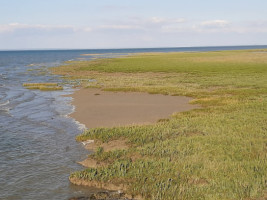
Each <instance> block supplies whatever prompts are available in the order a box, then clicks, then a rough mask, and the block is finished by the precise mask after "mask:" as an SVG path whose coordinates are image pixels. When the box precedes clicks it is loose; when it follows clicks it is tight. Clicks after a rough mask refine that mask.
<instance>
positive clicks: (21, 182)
mask: <svg viewBox="0 0 267 200" xmlns="http://www.w3.org/2000/svg"><path fill="white" fill-rule="evenodd" d="M254 48H267V46H248V47H245V46H242V47H191V48H165V49H164V48H163V49H162V48H158V49H116V50H49V51H0V199H27V200H30V199H33V200H34V199H68V198H69V197H73V196H83V195H86V194H88V193H90V192H91V190H89V191H88V189H86V188H84V187H78V186H74V185H71V184H70V183H69V182H68V176H69V174H70V173H71V172H73V171H76V170H80V169H82V168H81V166H79V165H78V164H77V163H76V162H77V161H80V160H82V159H84V158H85V157H86V155H87V153H88V152H86V151H85V150H84V149H83V147H82V146H81V144H78V143H76V142H75V139H74V138H75V135H77V134H79V133H80V132H81V131H82V129H83V128H84V127H83V126H82V125H81V124H79V123H78V122H75V120H73V119H71V118H68V117H67V115H68V114H69V113H71V112H73V109H74V108H73V107H72V106H71V104H70V102H71V98H70V97H63V96H62V95H66V94H71V93H72V92H73V89H71V86H70V85H65V86H64V90H63V91H49V92H42V91H37V90H27V89H25V88H23V87H22V84H23V83H25V82H61V81H62V80H61V79H60V78H59V77H58V76H55V75H51V74H49V73H47V72H48V68H49V67H52V66H57V65H60V64H61V63H62V62H64V61H67V60H76V59H79V60H80V59H82V60H83V59H91V58H93V57H95V56H96V55H92V56H82V54H100V55H97V56H98V57H113V56H118V55H122V54H128V53H138V52H175V51H214V50H235V49H254ZM114 53H116V54H114ZM117 53H119V54H117Z"/></svg>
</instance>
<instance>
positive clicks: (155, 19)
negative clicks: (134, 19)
mask: <svg viewBox="0 0 267 200" xmlns="http://www.w3.org/2000/svg"><path fill="white" fill-rule="evenodd" d="M148 21H149V22H150V23H154V24H176V23H183V22H185V21H186V20H185V19H184V18H161V17H152V18H150V20H148Z"/></svg>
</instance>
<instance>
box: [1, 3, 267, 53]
mask: <svg viewBox="0 0 267 200" xmlns="http://www.w3.org/2000/svg"><path fill="white" fill-rule="evenodd" d="M266 9H267V1H266V0H224V1H222V0H160V1H159V0H98V1H96V0H0V49H2V50H3V49H5V50H13V49H99V48H105V49H107V48H153V47H190V46H229V45H230V46H233V45H267V10H266Z"/></svg>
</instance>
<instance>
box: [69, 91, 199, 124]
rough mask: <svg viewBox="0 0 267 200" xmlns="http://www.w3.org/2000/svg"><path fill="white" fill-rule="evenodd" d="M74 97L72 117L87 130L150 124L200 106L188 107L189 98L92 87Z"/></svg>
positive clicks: (77, 92) (75, 94)
mask: <svg viewBox="0 0 267 200" xmlns="http://www.w3.org/2000/svg"><path fill="white" fill-rule="evenodd" d="M72 97H73V98H74V100H73V105H74V106H75V112H74V113H72V114H71V115H70V116H71V117H73V118H75V119H76V120H77V121H79V122H81V123H82V124H85V126H86V127H87V128H95V127H114V126H125V125H139V124H151V123H155V122H157V120H159V119H162V118H168V117H170V115H171V114H173V113H174V112H182V111H188V110H191V109H194V108H197V107H198V106H196V105H190V104H189V101H190V100H192V98H189V97H183V96H167V95H161V94H153V95H152V94H147V93H138V92H133V93H130V92H106V91H101V90H99V89H91V88H90V89H80V90H78V91H76V92H75V93H74V94H73V95H72Z"/></svg>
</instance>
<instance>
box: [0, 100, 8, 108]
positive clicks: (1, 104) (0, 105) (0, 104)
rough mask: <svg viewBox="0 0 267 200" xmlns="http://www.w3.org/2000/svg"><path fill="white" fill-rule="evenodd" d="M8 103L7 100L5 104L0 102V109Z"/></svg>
mask: <svg viewBox="0 0 267 200" xmlns="http://www.w3.org/2000/svg"><path fill="white" fill-rule="evenodd" d="M9 103H10V102H9V100H7V101H5V102H3V103H2V102H0V107H2V106H6V105H8V104H9Z"/></svg>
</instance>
